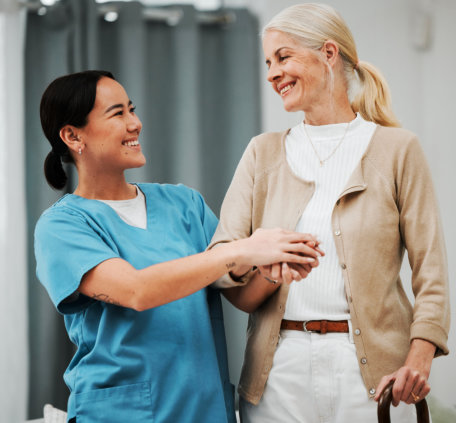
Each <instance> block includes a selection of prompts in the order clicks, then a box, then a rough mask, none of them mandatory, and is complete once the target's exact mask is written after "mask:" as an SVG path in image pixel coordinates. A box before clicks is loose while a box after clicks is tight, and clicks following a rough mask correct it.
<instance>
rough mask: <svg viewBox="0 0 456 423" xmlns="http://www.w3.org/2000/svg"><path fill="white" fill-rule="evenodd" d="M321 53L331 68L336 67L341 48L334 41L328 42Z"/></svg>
mask: <svg viewBox="0 0 456 423" xmlns="http://www.w3.org/2000/svg"><path fill="white" fill-rule="evenodd" d="M321 52H322V53H323V55H324V57H325V58H326V60H327V61H328V64H329V66H331V67H332V66H334V64H335V63H336V61H337V58H338V56H339V47H338V45H337V44H336V42H335V41H333V40H327V41H325V43H324V44H323V47H322V48H321Z"/></svg>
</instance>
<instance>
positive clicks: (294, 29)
mask: <svg viewBox="0 0 456 423" xmlns="http://www.w3.org/2000/svg"><path fill="white" fill-rule="evenodd" d="M273 30H274V31H280V32H283V33H285V34H288V35H290V36H291V37H293V38H294V39H296V40H297V41H298V42H299V43H300V44H302V45H303V46H305V47H307V48H310V49H312V50H320V49H321V48H322V47H323V45H324V43H325V42H326V41H328V40H333V41H334V42H335V43H336V44H337V45H338V47H339V55H340V57H341V59H342V61H343V65H344V74H345V78H346V82H347V87H348V90H347V91H348V92H347V94H348V96H349V98H350V103H351V107H352V108H353V110H354V111H355V112H359V113H360V114H361V116H362V117H363V118H364V119H366V120H368V121H372V122H375V123H378V124H379V125H383V126H400V124H399V121H398V120H397V118H396V116H395V115H394V113H393V110H392V107H391V95H390V91H389V88H388V84H387V82H386V80H385V78H384V77H383V75H382V74H381V72H380V71H379V70H378V69H377V68H376V67H374V66H373V65H371V64H370V63H367V62H360V61H359V60H358V53H357V51H356V45H355V40H354V39H353V35H352V33H351V31H350V29H349V28H348V26H347V24H346V23H345V21H344V20H343V18H342V16H340V14H339V13H338V12H337V11H336V10H335V9H333V8H332V7H331V6H328V5H325V4H319V3H304V4H297V5H295V6H291V7H288V8H286V9H284V10H282V11H281V12H280V13H278V14H277V15H276V16H274V17H273V18H272V19H271V21H270V22H269V23H268V24H267V25H266V26H265V27H264V28H263V32H262V36H263V37H264V35H265V33H266V32H267V31H273Z"/></svg>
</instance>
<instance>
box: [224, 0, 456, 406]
mask: <svg viewBox="0 0 456 423" xmlns="http://www.w3.org/2000/svg"><path fill="white" fill-rule="evenodd" d="M298 2H299V1H296V0H295V1H293V0H292V1H290V0H281V1H276V0H244V1H243V0H231V1H230V0H228V1H226V2H225V4H226V5H230V6H231V5H233V6H241V5H247V6H249V7H251V8H252V9H253V10H254V11H255V12H256V13H257V15H258V16H259V19H260V25H261V26H262V25H264V24H266V23H267V21H268V20H269V19H270V18H271V17H272V16H273V15H274V14H275V13H277V12H279V11H280V10H282V9H283V8H285V7H287V6H291V5H293V4H296V3H298ZM325 2H326V3H327V4H330V5H332V6H334V7H335V8H336V9H337V10H338V11H339V12H340V13H341V14H342V16H343V17H344V18H345V20H346V21H347V23H348V25H349V27H350V28H351V30H352V32H353V35H354V37H355V40H356V42H357V47H358V54H359V58H360V60H363V61H369V62H372V63H373V64H374V65H376V66H378V67H379V68H380V69H381V70H382V72H383V74H384V75H385V77H386V79H387V80H388V82H389V85H390V88H391V92H392V96H393V105H394V110H395V112H396V114H397V116H398V117H399V119H400V121H401V122H402V125H403V126H404V127H406V128H408V129H410V130H412V131H414V132H415V133H417V134H418V135H419V137H420V139H421V141H422V145H423V148H424V150H425V152H426V153H427V157H428V160H429V164H430V166H431V170H432V173H433V178H434V182H435V185H436V190H437V195H438V197H439V200H440V206H441V213H442V218H443V225H444V229H445V235H446V242H447V248H448V258H449V271H450V285H453V284H452V283H451V281H453V279H454V275H455V274H456V263H455V262H454V258H455V257H456V223H455V220H454V216H456V200H455V198H454V188H453V186H454V184H455V183H456V163H455V158H456V143H455V141H456V140H455V136H454V132H453V130H451V124H452V123H453V122H452V119H454V113H455V112H456V108H455V106H454V99H455V98H456V84H455V83H454V73H455V68H456V56H455V54H454V48H453V47H454V42H455V41H456V26H455V25H454V21H455V18H456V2H455V1H454V0H382V1H376V0H326V1H325ZM419 10H424V11H429V14H428V15H427V16H428V17H429V19H430V21H431V28H430V36H431V37H430V39H429V41H430V44H429V46H428V47H427V48H424V49H418V48H417V46H416V44H417V42H418V41H420V40H423V39H424V41H426V37H424V35H425V30H426V26H425V23H426V19H423V16H426V15H420V14H419V13H418V12H419ZM423 31H424V32H423ZM260 57H261V60H263V58H262V55H261V56H260ZM262 63H263V62H262ZM262 69H263V75H262V81H264V82H263V83H262V96H263V101H262V103H263V114H262V117H263V130H264V131H277V130H282V129H284V128H287V127H289V126H292V125H295V124H296V123H297V122H299V120H300V119H302V115H301V114H300V113H287V112H285V111H284V110H283V108H282V102H281V100H280V98H279V97H278V96H277V95H276V94H275V93H274V92H273V91H272V89H271V88H270V87H269V84H268V83H267V81H266V66H265V65H263V64H262ZM403 273H404V277H408V276H409V272H407V271H404V272H403ZM404 282H405V283H406V281H404ZM451 303H452V321H453V326H454V324H455V320H456V301H455V291H454V288H453V289H452V291H451ZM228 308H229V307H225V310H227V312H228V313H229V316H228V318H229V319H230V320H231V321H232V322H234V324H235V325H236V326H237V328H240V327H245V322H246V317H245V315H243V314H242V313H240V312H236V313H232V311H228ZM232 314H233V315H232ZM227 332H228V334H227V335H228V337H229V343H230V340H231V339H234V340H235V343H238V342H242V341H243V339H244V338H243V337H241V335H240V334H239V329H237V330H236V331H235V330H233V328H232V327H229V328H228V330H227ZM230 344H231V345H229V349H230V351H229V352H230V358H231V360H232V361H231V363H230V364H231V365H232V368H233V376H234V377H238V374H239V368H240V363H241V362H242V352H240V351H239V349H238V347H237V346H234V345H233V343H230ZM449 346H450V350H451V352H452V353H453V354H451V355H450V356H448V357H443V358H439V359H437V360H435V361H434V364H433V369H432V374H431V385H432V394H433V395H435V396H436V397H437V398H438V399H439V400H440V401H442V402H443V403H444V404H446V405H447V406H449V407H451V408H453V407H456V396H455V395H454V392H455V390H456V382H455V378H454V375H456V358H455V355H454V352H455V350H456V339H455V336H454V330H453V331H452V335H450V340H449ZM450 374H452V375H453V377H448V375H450Z"/></svg>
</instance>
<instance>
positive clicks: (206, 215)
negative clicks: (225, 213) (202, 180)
mask: <svg viewBox="0 0 456 423" xmlns="http://www.w3.org/2000/svg"><path fill="white" fill-rule="evenodd" d="M192 193H193V201H194V202H195V204H196V207H197V208H198V210H199V214H200V216H201V223H202V225H203V229H204V234H205V236H206V245H207V244H209V242H210V240H211V239H212V236H213V235H214V232H215V229H216V228H217V224H218V219H217V217H216V216H215V214H214V212H213V211H212V210H211V208H210V207H209V206H208V205H207V204H206V202H205V201H204V199H203V196H202V195H201V194H200V193H199V192H198V191H196V190H192Z"/></svg>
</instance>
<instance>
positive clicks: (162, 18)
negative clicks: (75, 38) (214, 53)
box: [18, 0, 236, 26]
mask: <svg viewBox="0 0 456 423" xmlns="http://www.w3.org/2000/svg"><path fill="white" fill-rule="evenodd" d="M18 2H19V4H20V5H21V6H23V7H26V8H27V9H28V10H30V11H32V12H38V11H40V10H42V9H43V8H46V6H44V5H43V3H41V2H40V1H39V0H33V1H27V0H18ZM56 4H57V3H56ZM98 14H99V15H100V16H101V17H103V18H104V19H106V20H108V21H115V20H117V17H118V14H119V9H118V7H117V6H116V5H113V4H109V3H103V4H100V5H99V6H98ZM142 15H143V17H144V19H145V20H147V21H152V22H164V23H166V24H168V25H170V26H175V25H178V24H179V22H180V21H181V20H182V18H183V17H184V10H183V9H182V8H181V7H166V8H164V7H145V8H144V9H143V12H142ZM196 20H197V22H198V23H199V24H201V25H228V24H232V23H234V22H235V21H236V14H235V13H234V12H227V11H224V10H221V11H210V12H202V11H198V12H196Z"/></svg>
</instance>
